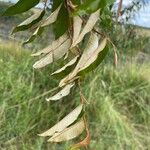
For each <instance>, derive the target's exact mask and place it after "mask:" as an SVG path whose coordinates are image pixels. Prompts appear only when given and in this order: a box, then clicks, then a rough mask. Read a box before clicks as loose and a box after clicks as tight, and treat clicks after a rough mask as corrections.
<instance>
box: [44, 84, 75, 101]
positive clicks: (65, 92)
mask: <svg viewBox="0 0 150 150" xmlns="http://www.w3.org/2000/svg"><path fill="white" fill-rule="evenodd" d="M73 86H74V83H71V84H68V85H66V86H65V87H64V88H63V89H62V90H61V91H60V92H58V93H57V94H56V95H54V96H52V97H50V98H47V99H46V100H47V101H57V100H59V99H61V98H63V97H65V96H67V95H68V94H69V93H70V91H71V88H72V87H73Z"/></svg>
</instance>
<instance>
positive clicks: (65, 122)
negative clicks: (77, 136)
mask: <svg viewBox="0 0 150 150" xmlns="http://www.w3.org/2000/svg"><path fill="white" fill-rule="evenodd" d="M82 108H83V105H82V104H81V105H79V106H78V107H76V108H75V109H74V110H73V111H72V112H70V113H69V114H68V115H67V116H66V117H64V118H63V119H62V120H61V121H59V122H58V123H57V124H56V125H54V126H53V127H52V128H50V129H49V130H47V131H45V132H44V133H42V134H39V136H52V135H54V134H55V133H57V132H61V131H63V130H64V129H65V128H66V127H68V126H69V125H71V124H72V123H73V122H74V121H75V120H76V119H77V118H78V116H79V114H80V113H81V111H82Z"/></svg>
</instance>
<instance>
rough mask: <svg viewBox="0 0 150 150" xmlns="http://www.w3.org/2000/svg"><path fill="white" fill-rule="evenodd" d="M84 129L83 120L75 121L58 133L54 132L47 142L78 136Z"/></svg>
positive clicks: (66, 139)
mask: <svg viewBox="0 0 150 150" xmlns="http://www.w3.org/2000/svg"><path fill="white" fill-rule="evenodd" d="M84 129H85V123H84V120H81V121H79V122H77V123H76V124H74V125H72V126H70V127H69V128H66V129H64V130H63V131H62V132H60V133H56V134H54V135H53V136H52V137H51V138H50V139H49V140H48V142H62V141H68V140H71V139H74V138H76V137H77V136H79V135H80V134H81V133H82V132H83V131H84Z"/></svg>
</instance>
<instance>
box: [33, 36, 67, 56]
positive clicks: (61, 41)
mask: <svg viewBox="0 0 150 150" xmlns="http://www.w3.org/2000/svg"><path fill="white" fill-rule="evenodd" d="M68 38H69V36H68V34H67V33H65V34H64V35H62V36H61V37H60V38H58V39H57V40H55V41H53V42H52V44H51V45H50V46H48V47H46V48H44V49H42V50H41V51H39V52H37V53H34V54H32V56H39V55H41V54H48V53H49V52H52V51H55V49H57V48H59V47H60V46H61V45H62V44H64V42H65V41H66V40H67V39H68Z"/></svg>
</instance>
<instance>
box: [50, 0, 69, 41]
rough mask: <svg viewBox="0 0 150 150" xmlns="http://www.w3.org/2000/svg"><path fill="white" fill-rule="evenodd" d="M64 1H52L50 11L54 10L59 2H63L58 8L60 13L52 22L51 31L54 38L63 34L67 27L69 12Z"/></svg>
mask: <svg viewBox="0 0 150 150" xmlns="http://www.w3.org/2000/svg"><path fill="white" fill-rule="evenodd" d="M64 2H65V1H64V0H53V1H52V11H53V10H55V9H56V8H57V7H58V6H59V5H60V4H61V3H63V4H62V7H61V9H60V13H59V15H58V19H57V21H56V22H55V23H54V24H53V31H54V34H55V37H56V38H58V37H60V36H61V35H63V34H64V33H65V32H66V31H67V30H68V28H69V14H68V11H67V9H66V6H65V3H64Z"/></svg>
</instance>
